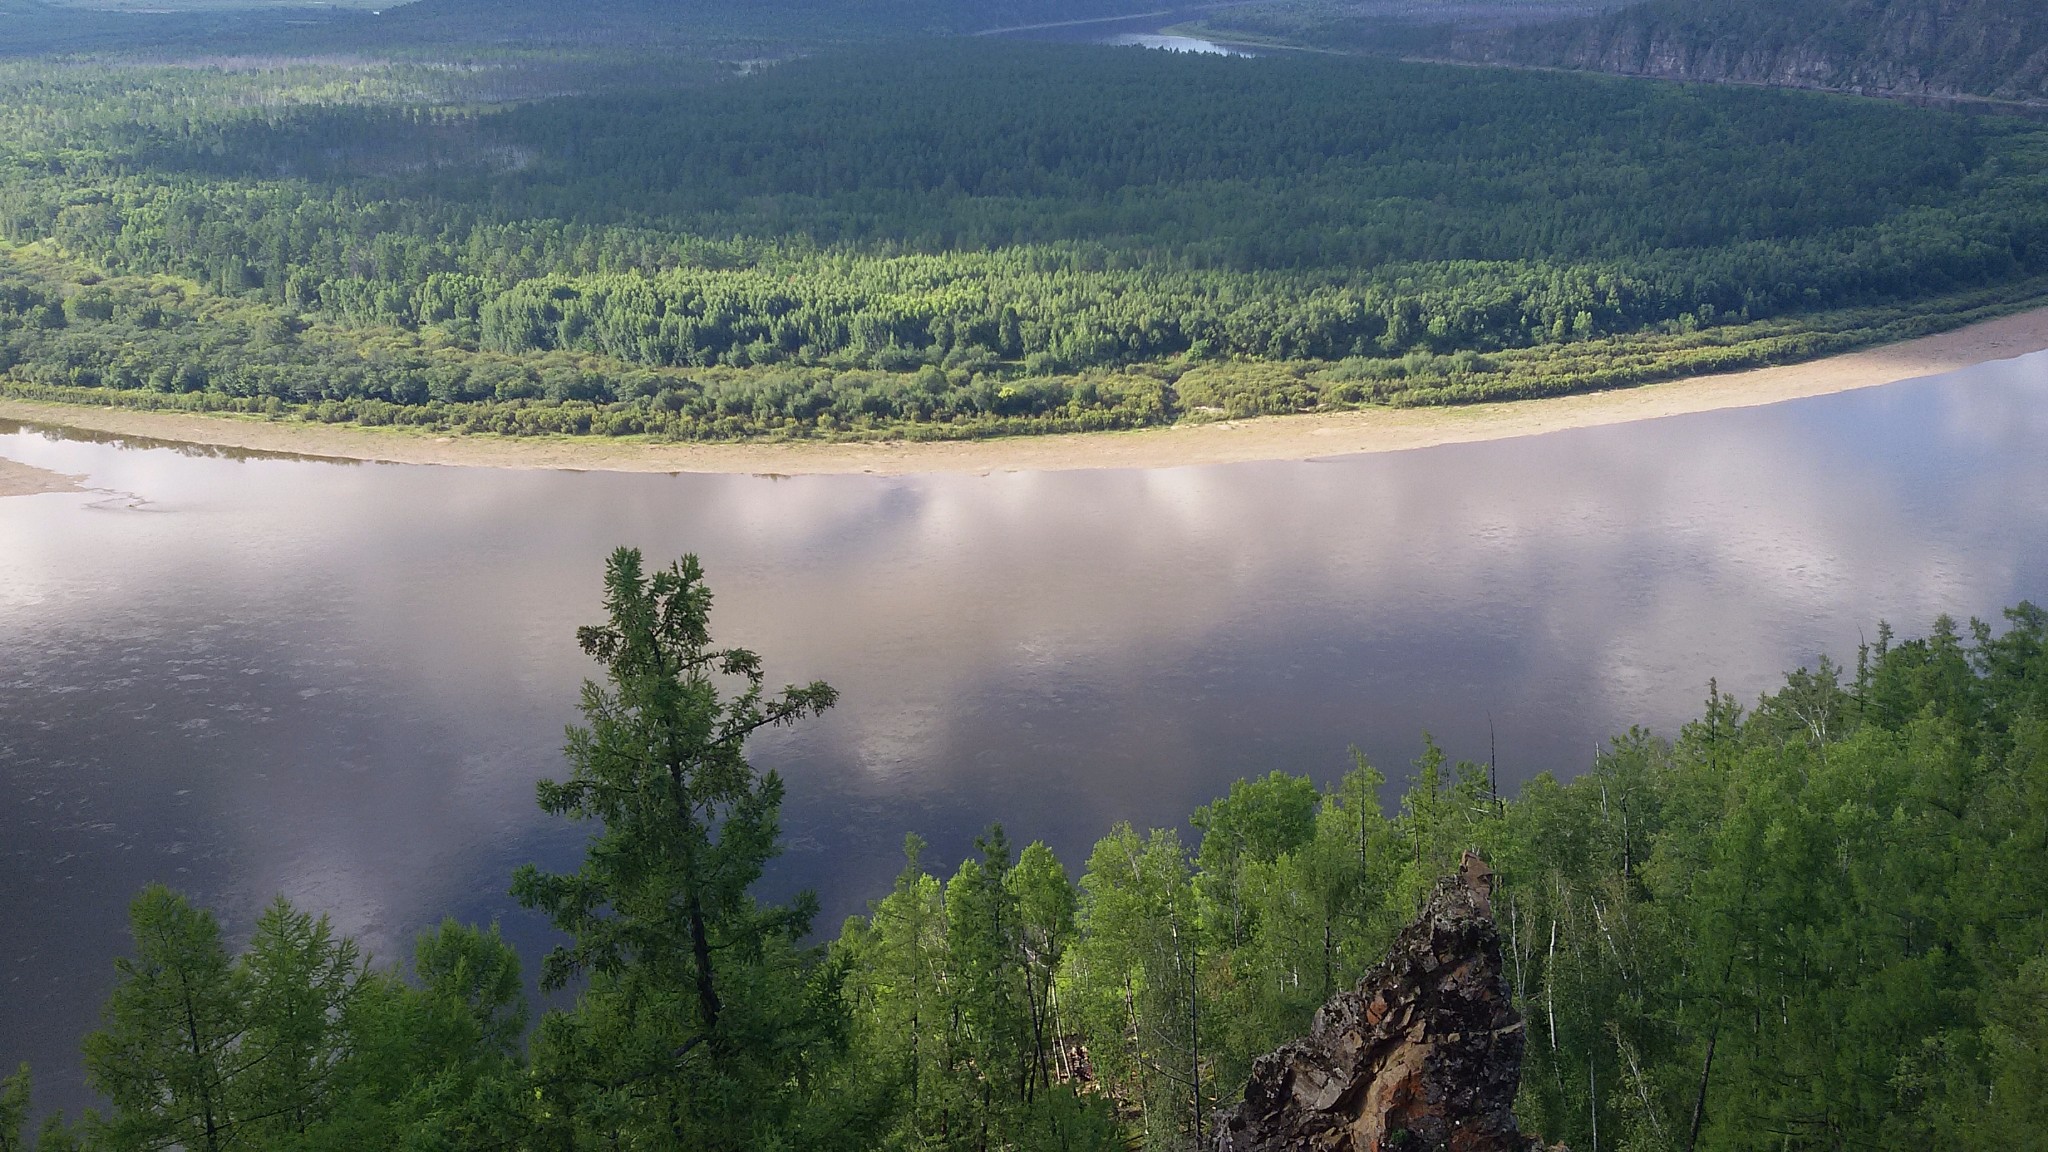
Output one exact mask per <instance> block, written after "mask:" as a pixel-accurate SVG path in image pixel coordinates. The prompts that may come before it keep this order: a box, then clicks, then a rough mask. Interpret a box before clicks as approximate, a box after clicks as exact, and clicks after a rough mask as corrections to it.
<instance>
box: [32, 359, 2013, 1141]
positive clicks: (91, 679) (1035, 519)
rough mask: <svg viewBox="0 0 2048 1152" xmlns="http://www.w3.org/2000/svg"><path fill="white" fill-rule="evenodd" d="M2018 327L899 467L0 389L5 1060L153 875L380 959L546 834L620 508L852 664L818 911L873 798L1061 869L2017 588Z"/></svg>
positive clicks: (52, 1084)
mask: <svg viewBox="0 0 2048 1152" xmlns="http://www.w3.org/2000/svg"><path fill="white" fill-rule="evenodd" d="M2043 443H2048V357H2034V358H2031V359H2029V360H2025V361H2018V362H2012V363H2008V364H2003V365H1990V366H1986V367H1984V368H1980V369H1976V370H1973V371H1971V372H1968V373H1962V374H1958V375H1957V376H1955V377H1950V378H1944V379H1941V380H1935V381H1926V382H1919V383H1913V384H1906V385H1896V386H1893V387H1890V388H1884V389H1875V390H1870V391H1866V392H1860V393H1854V394H1848V395H1843V396H1836V397H1829V398H1822V399H1817V400H1810V401H1800V402H1795V403H1791V404H1785V405H1780V406H1777V407H1773V408H1767V409H1752V410H1738V411H1728V412H1721V413H1709V414H1703V415H1698V416H1687V417H1678V418H1673V419H1668V420H1662V421H1656V422H1651V423H1645V424H1636V425H1627V426H1620V427H1612V428H1603V429H1591V430H1585V431H1578V432H1567V433H1559V434H1554V435H1550V436H1544V437H1536V438H1531V439H1525V440H1516V441H1504V442H1498V443H1493V444H1476V445H1464V446H1454V447H1445V448H1437V449H1430V450H1425V451H1418V452H1408V453H1399V454H1391V455H1382V456H1370V457H1358V458H1350V459H1344V460H1337V461H1326V462H1317V463H1309V464H1267V465H1238V466H1231V467H1221V468H1203V469H1177V470H1164V471H1154V472H1077V473H1051V474H1031V473H1023V474H996V475H990V476H933V477H911V478H897V479H889V478H873V477H812V478H794V479H773V478H762V477H708V476H682V477H671V476H635V475H614V474H582V473H565V472H493V471H481V470H467V469H452V468H419V467H398V466H388V465H361V464H335V463H322V462H306V461H281V460H268V459H253V460H252V459H232V458H221V457H209V456H207V455H204V454H181V453H179V452H177V451H174V450H171V449H167V448H164V447H149V448H141V449H136V448H125V447H121V446H119V445H115V444H109V443H91V442H84V441H76V440H64V439H53V438H50V437H48V436H45V435H42V434H38V433H36V432H34V431H27V430H16V429H13V428H11V427H9V426H4V425H0V456H5V457H8V458H11V459H15V460H19V461H22V462H25V463H28V464H32V465H36V466H39V467H43V468H48V469H52V470H55V471H59V472H66V473H83V474H86V475H88V476H89V483H90V484H91V485H92V486H93V487H94V488H95V489H98V491H95V492H92V493H87V494H83V495H47V496H33V497H22V498H15V499H9V500H0V799H4V801H5V803H4V805H0V926H4V928H0V935H4V940H5V943H4V946H0V1040H4V1044H0V1064H9V1063H10V1062H11V1061H13V1060H15V1059H18V1058H21V1057H27V1058H29V1059H32V1060H34V1061H36V1063H37V1065H38V1067H39V1068H40V1069H42V1070H43V1072H44V1075H43V1076H41V1077H39V1079H41V1080H42V1081H43V1083H45V1084H47V1085H48V1086H49V1088H50V1089H51V1090H52V1095H51V1096H50V1097H49V1098H48V1102H49V1103H62V1104H66V1105H68V1106H73V1107H75V1106H77V1105H78V1104H79V1103H81V1102H82V1101H83V1100H84V1095H83V1089H82V1086H81V1085H80V1084H79V1080H78V1070H77V1063H76V1056H75V1051H76V1047H75V1045H76V1040H77V1038H78V1036H79V1035H80V1034H81V1033H82V1032H83V1031H84V1030H85V1029H86V1028H88V1027H90V1026H91V1024H92V1021H93V1019H94V1013H95V1012H96V1009H97V1005H98V1003H99V1001H100V999H101V998H102V996H103V995H104V992H105V989H106V987H107V986H108V985H109V984H110V982H111V978H112V974H113V973H112V967H111V958H112V957H113V956H114V955H115V954H116V953H117V952H118V951H119V950H120V949H121V948H122V946H123V938H122V920H121V916H122V910H123V908H124V906H125V904H126V901H127V900H128V898H129V897H130V896H131V895H132V894H133V892H134V891H135V890H136V889H137V888H139V887H140V886H141V885H142V884H143V883H145V882H147V881H149V880H152V879H161V880H164V881H167V882H170V883H172V884H175V885H177V886H179V887H182V888H185V889H187V890H189V891H191V892H193V893H194V894H195V895H197V896H199V897H200V898H202V899H204V900H206V901H208V902H210V903H213V904H215V905H216V906H218V907H220V908H221V909H222V910H223V912H224V913H225V915H226V917H227V919H228V920H229V930H230V933H231V935H233V936H236V937H239V936H240V935H241V934H243V933H245V932H246V929H247V926H248V924H249V922H250V920H251V919H252V917H253V914H254V913H255V911H256V910H257V909H258V908H259V907H260V905H261V904H262V903H263V902H264V901H266V900H268V899H269V898H270V897H271V896H272V895H273V894H275V893H278V892H283V893H285V894H286V895H288V896H290V897H291V898H292V899H294V900H295V901H299V902H301V903H302V904H304V905H305V906H308V907H313V908H319V909H323V910H327V911H330V912H332V913H333V914H334V916H335V918H336V921H337V923H338V925H339V926H341V927H342V928H344V929H345V930H347V931H351V932H356V933H360V934H362V935H363V936H364V937H365V938H366V940H367V941H368V942H369V943H370V945H371V946H372V947H373V949H374V950H376V951H377V952H379V953H381V954H383V955H386V956H395V955H398V954H400V953H401V952H402V951H403V950H404V949H405V948H406V947H407V944H406V942H407V941H408V940H409V939H410V936H411V934H412V933H413V932H414V931H416V930H417V929H418V928H419V927H421V926H422V925H424V924H425V923H427V922H429V921H431V920H433V919H435V918H438V916H439V915H440V914H441V913H442V912H443V911H447V910H454V911H457V912H458V913H460V914H462V915H465V916H469V917H475V918H480V919H489V918H491V917H493V916H501V917H503V918H504V920H505V923H506V927H507V930H508V933H509V934H510V935H511V936H512V937H513V938H514V939H515V940H517V941H518V942H519V943H520V944H521V945H522V947H523V948H524V950H525V951H526V952H527V954H528V957H529V962H530V963H532V962H534V961H535V960H537V956H538V952H539V949H540V947H541V946H542V943H543V941H544V939H545V937H544V934H543V932H542V930H541V928H540V926H539V925H538V924H537V923H536V922H535V919H534V918H533V917H531V916H528V915H526V914H524V913H522V912H520V911H518V910H517V909H515V908H512V907H511V906H510V903H509V901H508V900H507V899H506V898H505V897H504V895H503V893H504V890H505V885H506V882H507V878H508V875H509V872H510V870H511V868H512V866H513V865H514V864H515V863H516V862H518V861H521V860H525V859H530V858H536V857H538V858H542V859H545V860H548V861H550V862H553V863H555V864H558V865H559V864H566V863H568V862H569V861H571V860H573V858H574V855H575V852H576V848H577V845H578V843H579V842H580V841H579V836H580V832H581V830H580V829H576V828H570V827H567V826H557V824H556V822H552V821H549V820H547V819H545V818H543V817H542V816H541V815H540V814H539V813H538V811H537V810H536V809H535V808H534V806H533V799H532V785H533V781H534V780H535V779H537V778H539V777H541V776H544V775H549V774H552V773H555V772H557V771H558V770H559V768H560V760H559V756H558V748H559V745H560V741H561V727H562V725H563V724H564V723H566V722H568V721H569V720H571V719H572V718H573V711H572V705H573V701H574V694H575V687H576V684H577V682H578V681H579V679H580V678H581V677H582V676H584V675H585V674H586V673H587V672H588V671H589V666H588V665H587V664H586V662H585V660H584V659H583V657H582V656H581V654H580V653H579V652H577V650H576V647H575V644H574V639H573V633H574V629H575V627H576V626H577V625H578V624H583V623H588V622H591V621H592V620H593V619H594V618H595V616H596V615H597V614H598V609H597V591H598V577H599V563H600V561H601V558H602V556H603V554H604V552H605V551H606V550H607V549H609V548H611V547H612V546H614V545H616V544H620V543H631V544H636V545H639V546H641V547H643V548H644V549H646V550H647V552H648V553H649V554H650V556H651V557H655V558H669V557H673V556H674V555H676V554H678V553H680V552H682V551H684V550H695V551H697V552H698V553H700V554H701V555H702V556H703V558H704V561H705V563H706V566H707V567H708V569H709V572H710V575H711V580H712V585H713V587H714V589H716V590H717V593H718V610H717V612H716V616H715V619H716V621H717V624H718V626H719V628H720V632H721V635H722V638H723V639H726V640H728V641H730V642H734V643H740V644H745V645H748V646H752V647H755V648H757V649H759V650H760V651H761V652H762V653H763V654H764V655H765V656H766V658H767V662H768V667H769V672H770V676H771V678H772V679H776V680H805V679H809V678H811V677H814V676H815V677H822V678H825V679H827V680H829V681H831V682H832V683H833V684H834V685H836V686H837V687H839V688H840V689H841V691H842V693H843V703H842V705H841V707H840V708H839V709H837V710H836V711H834V712H833V713H831V714H830V715H829V716H828V717H827V718H826V719H824V720H823V721H820V722H817V723H814V724H810V725H807V726H805V727H803V728H801V729H798V730H796V731H794V732H790V733H786V734H776V735H775V736H774V737H772V738H771V739H768V740H764V741H762V742H761V743H759V744H758V745H757V746H756V760H757V761H758V762H759V763H761V764H763V765H769V766H774V767H777V768H779V769H780V770H782V771H783V773H784V774H785V776H786V777H787V778H788V780H789V786H790V801H789V805H788V810H787V820H786V828H787V832H788V838H789V841H790V846H791V851H790V852H789V854H788V855H787V856H786V857H785V858H784V859H783V861H781V863H780V864H779V865H778V868H777V871H776V873H775V875H774V876H773V878H772V881H773V886H774V887H775V888H777V889H778V890H787V889H788V888H790V887H793V886H797V885H808V886H815V887H817V888H819V889H820V891H821V894H822V895H823V897H824V899H825V903H826V907H827V910H828V917H827V920H826V921H825V926H826V927H827V928H828V930H829V929H830V928H831V927H832V926H834V925H836V922H837V917H839V916H840V915H843V914H844V913H846V912H848V911H852V910H854V909H856V908H858V907H859V906H860V905H861V903H862V902H864V901H865V899H867V898H868V897H870V896H872V895H874V894H875V893H877V892H878V891H879V890H880V889H881V888H882V887H883V886H884V885H885V884H886V882H887V878H888V877H889V876H890V875H891V874H892V873H893V872H894V871H895V870H896V868H897V867H898V864H899V858H898V855H897V852H898V846H899V844H900V842H901V838H902V836H903V834H904V833H905V832H907V831H913V830H915V831H919V832H921V833H923V834H925V835H926V836H927V837H929V838H930V839H931V840H932V841H933V843H934V847H935V849H936V851H935V853H934V856H935V857H936V858H938V859H940V860H943V861H946V862H950V861H952V860H954V859H957V857H958V856H959V854H961V853H962V852H964V851H966V850H967V848H968V844H969V841H970V840H971V838H972V836H973V835H974V833H975V832H976V831H977V830H978V829H979V828H980V827H981V826H982V825H984V824H985V823H987V822H988V821H990V820H1002V821H1004V822H1005V823H1006V824H1007V825H1008V826H1009V828H1010V830H1011V832H1012V835H1013V837H1016V838H1018V839H1020V840H1028V839H1032V838H1041V837H1042V838H1045V839H1047V840H1048V841H1049V842H1051V843H1052V844H1053V845H1054V847H1055V848H1056V849H1058V850H1059V852H1060V853H1061V855H1062V856H1063V858H1065V859H1066V860H1067V861H1068V862H1069V865H1070V866H1078V864H1079V863H1080V862H1081V860H1082V859H1083V857H1084V856H1085V853H1086V851H1087V848H1088V846H1089V844H1090V843H1091V842H1092V840H1093V839H1094V838H1095V837H1096V836H1098V835H1100V834H1101V833H1102V832H1103V831H1104V830H1106V829H1107V827H1108V826H1109V824H1110V823H1111V822H1112V821H1115V820H1118V819H1129V820H1132V821H1134V822H1137V823H1138V824H1140V825H1145V824H1148V823H1177V822H1179V821H1180V820H1182V819H1183V818H1184V817H1185V816H1186V814H1187V813H1188V811H1189V809H1190V808H1191V807H1192V806H1193V805H1194V804H1196V803H1199V802H1201V801H1202V800H1204V799H1207V798H1209V797H1211V796H1213V795H1215V794H1216V793H1217V792H1218V791H1220V790H1221V789H1223V788H1224V787H1225V786H1227V784H1228V782H1229V781H1230V780H1232V779H1234V778H1236V777H1239V776H1243V775H1247V774H1250V773H1258V772H1264V771H1267V770H1269V769H1272V768H1286V769H1289V770H1292V771H1298V772H1309V773H1313V774H1314V775H1316V776H1317V777H1319V778H1329V777H1333V776H1334V775H1336V774H1337V773H1339V772H1341V771H1342V770H1343V768H1344V767H1345V766H1346V763H1347V761H1346V747H1347V746H1348V745H1350V744H1353V743H1356V744H1358V745H1359V746H1361V747H1362V748H1364V749H1365V750H1366V751H1367V752H1368V753H1370V754H1371V755H1372V756H1373V758H1374V759H1375V760H1376V761H1378V762H1379V763H1381V764H1382V765H1383V766H1384V767H1386V768H1387V769H1388V770H1389V774H1390V775H1396V776H1398V775H1399V774H1400V773H1401V772H1402V771H1403V770H1405V766H1406V762H1407V760H1408V759H1409V758H1410V757H1412V756H1413V755H1414V753H1415V751H1416V749H1417V747H1418V744H1419V740H1420V734H1421V732H1422V731H1423V730H1424V729H1425V728H1426V729H1429V730H1430V731H1432V732H1434V733H1436V734H1437V736H1438V737H1439V738H1440V739H1442V740H1443V741H1444V742H1445V743H1446V744H1447V746H1448V747H1449V749H1450V751H1451V753H1452V754H1453V755H1458V756H1467V757H1473V758H1483V757H1484V756H1485V755H1486V751H1487V738H1488V730H1489V724H1490V725H1491V726H1492V728H1493V729H1494V731H1496V732H1497V735H1498V742H1499V748H1500V755H1501V763H1502V768H1503V776H1504V778H1506V779H1507V780H1509V781H1519V780H1521V779H1524V778H1526V777H1528V776H1529V775H1531V774H1533V773H1535V772H1538V771H1546V770H1548V771H1555V772H1558V773H1560V774H1568V773H1570V772H1573V771H1575V770H1576V769H1578V768H1579V767H1580V766H1581V765H1583V764H1584V763H1585V762H1586V761H1587V759H1588V758H1589V757H1590V755H1591V753H1592V751H1593V749H1594V747H1595V746H1596V745H1597V744H1598V743H1599V742H1600V741H1601V740H1603V739H1604V738H1605V736H1606V735H1608V734H1609V733H1612V732H1614V731H1616V730H1619V729H1621V728H1624V727H1626V726H1627V725H1629V724H1631V723H1643V724H1647V725H1650V726H1652V727H1655V728H1658V729H1661V730H1664V731H1670V730H1671V729H1672V728H1674V727H1675V725H1676V724H1677V723H1679V722H1680V721H1682V720H1683V719H1685V718H1686V717H1688V716H1689V715H1690V714H1691V713H1692V711H1693V710H1694V709H1695V708H1696V706H1697V703H1698V701H1699V699H1700V698H1701V697H1702V696H1703V695H1704V692H1705V684H1706V678H1707V677H1708V676H1709V675H1716V676H1719V677H1720V679H1721V682H1722V685H1723V686H1724V687H1727V688H1730V689H1733V690H1735V691H1737V692H1738V693H1739V694H1740V695H1742V696H1744V697H1753V696H1754V695H1755V694H1756V693H1757V692H1759V691H1761V690H1764V689H1765V688H1767V687H1768V686H1769V685H1770V684H1771V682H1772V680H1773V679H1774V677H1775V676H1776V675H1777V673H1778V672H1779V671H1780V670H1782V669H1785V668H1788V667H1792V666H1796V665H1799V664H1801V663H1807V662H1810V661H1811V660H1812V659H1813V658H1814V657H1815V655H1816V654H1817V653H1818V652H1820V651H1823V650H1826V651H1830V652H1832V653H1834V654H1835V655H1836V656H1837V657H1838V658H1842V659H1845V660H1846V659H1850V658H1853V655H1854V646H1855V644H1856V642H1857V640H1858V637H1859V635H1860V634H1861V632H1860V630H1861V629H1866V628H1868V627H1869V626H1871V625H1873V624H1874V623H1875V622H1876V621H1877V620H1878V619H1879V618H1881V617H1883V618H1889V619H1891V620H1893V621H1894V622H1896V623H1897V624H1899V625H1900V626H1901V628H1902V629H1905V630H1909V631H1916V632H1917V631H1919V630H1921V629H1923V628H1924V627H1925V625H1926V624H1927V622H1928V621H1929V620H1930V619H1931V618H1932V617H1933V616H1934V615H1935V614H1936V613H1938V612H1942V611H1948V612H1952V613H1955V614H1958V615H1964V616H1966V615H1969V614H1972V613H1975V614H1989V613H1993V612H1995V611H1996V610H1997V609H1998V608H1999V607H2001V606H2003V605H2005V604H2007V603H2010V602H2012V601H2015V600H2018V599H2020V598H2022V597H2033V598H2035V599H2041V598H2044V597H2048V565H2044V560H2048V511H2044V510H2048V453H2043V452H2042V451H2041V445H2042V444H2043Z"/></svg>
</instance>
